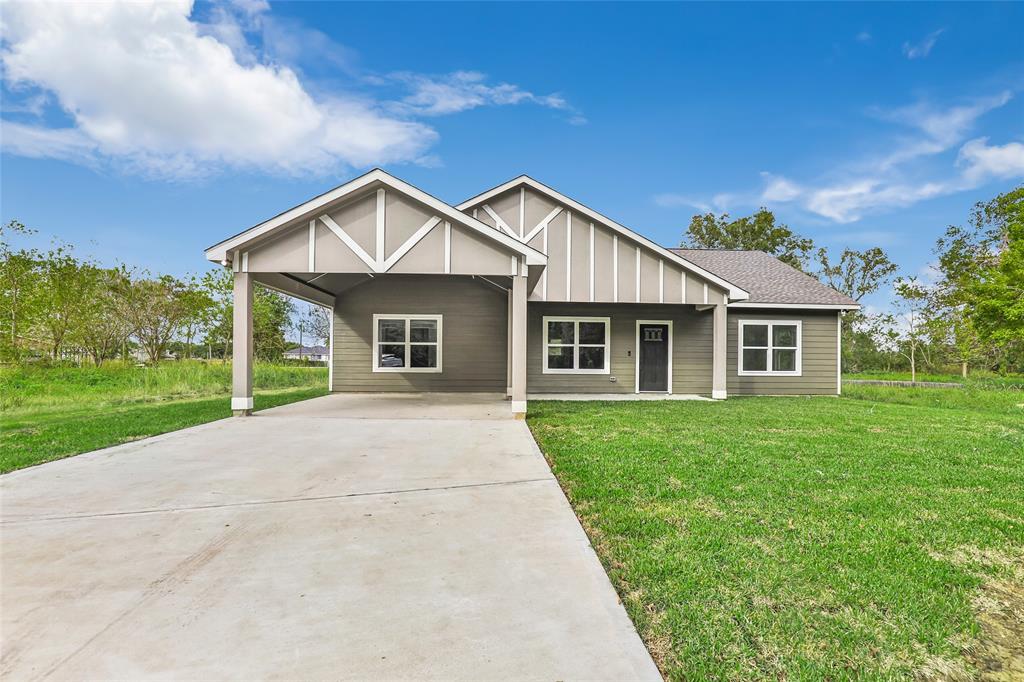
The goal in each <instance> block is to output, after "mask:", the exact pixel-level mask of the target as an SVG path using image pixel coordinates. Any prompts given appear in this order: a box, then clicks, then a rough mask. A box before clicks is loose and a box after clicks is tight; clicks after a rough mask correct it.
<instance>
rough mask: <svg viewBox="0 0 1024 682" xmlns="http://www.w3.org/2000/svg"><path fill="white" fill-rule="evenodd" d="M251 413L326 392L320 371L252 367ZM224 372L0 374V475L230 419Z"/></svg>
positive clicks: (40, 370)
mask: <svg viewBox="0 0 1024 682" xmlns="http://www.w3.org/2000/svg"><path fill="white" fill-rule="evenodd" d="M254 381H255V386H256V396H255V403H256V409H257V410H259V409H265V408H268V407H274V406H275V405H283V404H285V403H290V402H295V401H297V400H305V399H307V398H313V397H316V396H319V395H324V394H325V393H326V392H327V369H326V368H324V367H302V366H278V365H256V372H255V377H254ZM230 395H231V365H230V364H221V363H217V362H214V363H204V362H200V361H191V362H190V361H182V362H169V363H164V364H160V365H157V366H155V367H135V366H132V365H122V364H119V363H108V364H106V365H103V366H101V367H17V368H3V369H0V473H4V472H7V471H12V470H14V469H20V468H22V467H27V466H32V465H33V464H40V463H42V462H48V461H51V460H54V459H60V458H61V457H67V456H69V455H75V454H78V453H80V452H88V451H90V450H95V449H97V448H103V447H108V446H110V445H117V444H118V443H125V442H127V441H131V440H138V439H140V438H145V437H147V436H154V435H157V434H161V433H166V432H168V431H174V430H177V429H182V428H185V427H187V426H195V425H196V424H202V423H204V422H208V421H213V420H214V419H221V418H223V417H228V416H230V415H231V405H230V400H229V398H230Z"/></svg>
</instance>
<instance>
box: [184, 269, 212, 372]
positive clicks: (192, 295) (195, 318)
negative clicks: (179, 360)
mask: <svg viewBox="0 0 1024 682" xmlns="http://www.w3.org/2000/svg"><path fill="white" fill-rule="evenodd" d="M179 299H180V302H181V305H182V306H183V307H184V316H183V317H182V321H181V333H182V335H183V336H184V337H185V357H186V358H191V357H192V342H193V340H195V338H196V336H197V335H198V334H199V331H200V330H201V329H202V328H203V327H204V326H206V325H207V324H209V320H210V314H209V313H210V310H211V309H212V308H213V307H214V306H215V302H214V300H213V298H212V296H211V295H210V292H209V290H208V289H207V288H206V287H205V286H204V285H203V283H202V281H200V280H197V279H196V278H195V276H192V277H189V278H188V279H187V280H185V281H184V282H183V283H182V288H181V291H180V293H179Z"/></svg>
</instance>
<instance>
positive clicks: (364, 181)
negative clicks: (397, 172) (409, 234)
mask: <svg viewBox="0 0 1024 682" xmlns="http://www.w3.org/2000/svg"><path fill="white" fill-rule="evenodd" d="M378 182H379V183H381V184H383V185H384V186H385V187H388V188H391V189H393V190H396V191H398V192H401V193H403V194H405V195H407V196H409V197H410V198H412V199H414V200H416V201H418V202H420V203H422V204H425V205H427V206H429V207H430V208H432V209H433V210H434V211H435V212H436V213H437V214H438V215H440V216H442V217H443V218H447V219H448V220H450V221H452V222H456V223H459V224H460V225H465V226H466V227H468V228H470V229H472V230H475V231H477V232H479V233H480V234H483V235H486V236H487V237H488V238H489V239H493V240H494V241H496V242H498V243H500V244H502V245H503V246H505V247H507V248H509V249H510V250H512V251H514V252H516V253H518V254H520V255H522V256H525V257H526V264H527V265H546V264H547V261H548V259H547V256H545V255H544V254H543V253H541V252H540V251H537V250H536V249H534V248H531V247H529V246H527V245H526V244H523V243H522V242H520V241H519V240H518V239H516V238H514V237H512V236H510V235H508V234H505V233H504V232H501V231H499V230H495V229H494V228H492V227H491V226H489V225H487V224H485V223H482V222H480V221H479V220H477V219H476V218H474V217H472V216H470V215H468V214H466V213H463V212H462V211H461V210H457V209H455V208H453V207H452V206H450V205H449V204H446V203H445V202H443V201H441V200H440V199H437V198H436V197H432V196H431V195H429V194H427V193H426V192H424V191H423V190H421V189H419V188H417V187H414V186H412V185H410V184H409V183H407V182H405V181H403V180H399V179H398V178H396V177H395V176H393V175H391V174H390V173H387V172H385V171H383V170H381V169H380V168H375V169H373V170H372V171H370V172H369V173H365V174H363V175H361V176H359V177H358V178H356V179H354V180H351V181H349V182H346V183H345V184H343V185H339V186H338V187H335V188H334V189H332V190H330V191H328V192H325V193H323V194H321V195H319V196H316V197H314V198H312V199H310V200H309V201H306V202H305V203H302V204H299V205H298V206H295V207H293V208H290V209H288V210H287V211H285V212H283V213H280V214H278V215H276V216H274V217H273V218H271V219H269V220H266V221H264V222H262V223H260V224H258V225H255V226H254V227H251V228H249V229H248V230H245V231H244V232H242V233H240V234H237V235H235V236H233V237H229V238H228V239H225V240H223V241H220V242H218V243H216V244H214V245H213V246H211V247H209V248H207V249H206V258H207V260H210V261H215V262H221V261H226V260H227V259H228V254H229V253H231V252H232V251H233V250H235V249H238V248H239V247H240V246H242V245H244V244H248V243H249V242H251V241H253V240H254V239H257V238H259V237H263V236H264V235H266V234H268V233H270V232H272V231H274V230H276V229H278V228H280V227H283V226H285V225H288V224H290V223H291V222H292V221H295V220H297V219H299V218H301V217H303V216H305V215H307V214H310V213H313V212H315V211H319V210H320V209H322V208H323V207H324V206H327V205H328V204H331V203H333V202H335V201H337V200H339V199H342V198H344V197H346V196H348V195H351V194H354V193H356V192H359V191H361V190H363V189H366V188H368V187H370V186H371V185H373V184H374V183H378Z"/></svg>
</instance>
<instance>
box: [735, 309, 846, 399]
mask: <svg viewBox="0 0 1024 682" xmlns="http://www.w3.org/2000/svg"><path fill="white" fill-rule="evenodd" d="M739 320H778V321H787V320H800V321H801V322H802V325H801V326H802V329H801V336H802V339H801V343H802V350H801V362H802V372H801V374H802V376H739V374H738V373H737V356H738V347H737V343H738V336H737V335H738V330H739ZM836 324H837V323H836V313H834V312H812V311H793V313H779V312H778V311H776V312H771V313H769V312H758V311H756V310H746V311H744V312H742V313H737V312H733V311H730V312H729V324H728V328H729V334H728V344H729V345H728V354H727V358H728V364H727V372H728V378H727V382H726V385H727V389H728V392H729V395H835V393H836V380H837V377H836V362H837V359H838V355H837V352H836V332H837V328H836Z"/></svg>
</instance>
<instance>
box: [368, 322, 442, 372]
mask: <svg viewBox="0 0 1024 682" xmlns="http://www.w3.org/2000/svg"><path fill="white" fill-rule="evenodd" d="M373 371H374V372H440V371H441V316H440V315H374V316H373Z"/></svg>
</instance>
